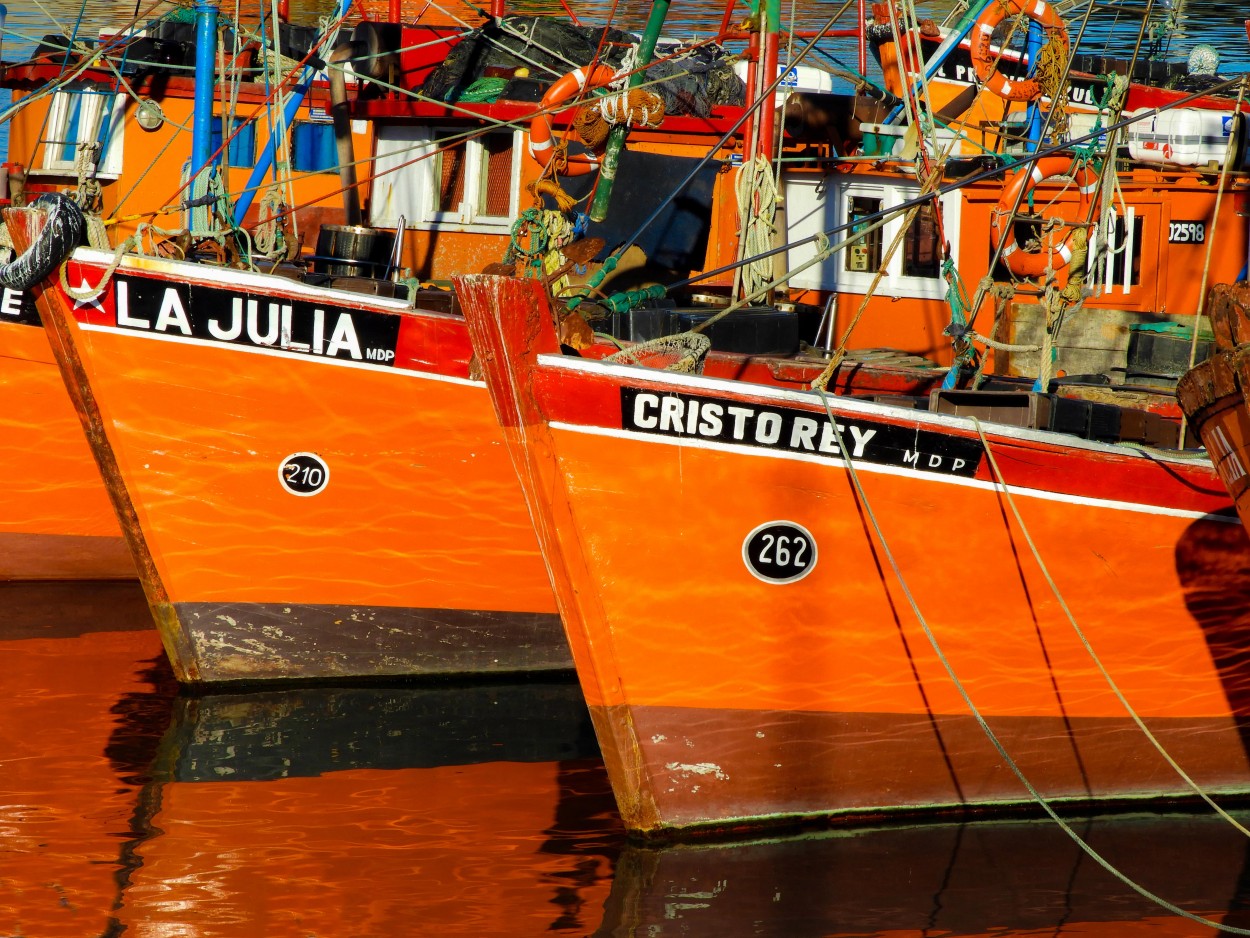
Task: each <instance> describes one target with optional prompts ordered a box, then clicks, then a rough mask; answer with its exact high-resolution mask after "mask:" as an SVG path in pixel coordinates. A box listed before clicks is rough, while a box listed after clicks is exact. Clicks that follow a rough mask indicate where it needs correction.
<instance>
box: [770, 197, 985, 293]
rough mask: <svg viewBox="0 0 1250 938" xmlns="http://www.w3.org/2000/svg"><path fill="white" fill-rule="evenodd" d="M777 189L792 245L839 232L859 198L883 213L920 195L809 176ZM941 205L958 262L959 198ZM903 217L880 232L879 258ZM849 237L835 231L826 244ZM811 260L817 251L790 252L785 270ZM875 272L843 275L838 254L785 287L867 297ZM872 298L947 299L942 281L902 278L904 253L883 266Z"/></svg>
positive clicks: (803, 248) (944, 199) (809, 248)
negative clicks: (872, 202) (873, 202)
mask: <svg viewBox="0 0 1250 938" xmlns="http://www.w3.org/2000/svg"><path fill="white" fill-rule="evenodd" d="M782 185H783V186H784V187H785V194H786V218H787V225H788V236H787V240H788V241H789V242H791V243H793V242H794V241H797V240H800V239H802V238H806V237H809V236H811V235H813V234H816V233H817V232H820V231H830V230H832V229H834V228H840V227H841V226H842V225H845V224H846V223H847V220H848V217H847V216H848V208H849V206H850V202H851V199H852V198H854V197H856V196H859V197H862V198H869V199H880V200H881V205H882V207H883V208H885V209H889V208H891V207H893V206H897V205H901V204H902V203H904V202H906V201H908V200H909V199H914V198H916V197H917V196H918V195H920V187H919V186H916V185H912V186H908V185H905V184H903V185H900V184H899V183H897V182H894V181H893V180H886V179H863V178H850V179H848V178H846V177H842V176H815V175H813V174H810V173H787V174H784V175H783V178H782ZM939 200H940V202H941V205H942V229H943V232H944V233H945V236H946V239H947V240H948V241H949V242H950V248H951V255H952V256H953V257H958V256H959V218H960V210H961V206H962V202H961V201H960V197H959V193H958V192H951V193H947V194H946V195H944V196H940V197H939ZM904 215H905V213H904V214H900V215H898V216H896V217H895V218H892V219H890V220H889V221H887V222H886V223H885V225H883V226H882V227H881V228H880V229H879V231H880V233H881V249H882V254H883V255H884V253H885V252H886V251H887V250H888V249H889V245H890V244H891V243H892V242H893V241H894V238H895V237H897V236H898V234H899V231H900V230H901V229H902V227H903V219H904ZM849 234H850V232H849V231H839V232H838V233H837V234H834V235H831V236H830V238H829V240H830V242H832V243H837V242H838V241H841V240H843V239H844V238H846V237H847V236H848V235H849ZM815 255H816V245H815V244H814V243H810V242H809V243H807V244H803V245H800V246H799V247H794V248H791V249H790V251H789V266H790V269H794V268H795V267H798V266H799V265H800V264H804V263H806V262H807V261H809V260H811V259H812V258H813V257H814V256H815ZM876 274H877V272H876V271H875V270H870V271H856V270H847V269H846V254H845V252H843V251H839V252H837V253H836V254H834V255H833V256H832V257H829V258H826V259H825V260H824V261H823V262H821V263H820V264H816V265H814V266H812V267H810V268H808V269H807V270H805V271H803V272H802V273H800V274H798V275H797V276H795V277H794V278H793V279H792V280H791V281H790V285H791V286H794V287H799V288H801V289H807V290H836V291H837V292H839V293H850V294H858V295H863V294H865V293H867V292H868V290H869V289H870V287H871V286H872V282H873V280H874V279H875V278H876ZM877 292H878V293H879V294H880V295H882V296H898V297H909V298H915V299H942V298H944V297H945V296H946V281H945V280H943V279H942V278H941V276H937V277H915V276H911V277H904V276H903V251H902V249H901V248H900V249H899V250H897V251H895V252H894V256H893V257H892V258H890V262H889V264H888V265H887V266H886V276H885V277H884V278H882V280H881V283H880V285H879V286H878V287H877Z"/></svg>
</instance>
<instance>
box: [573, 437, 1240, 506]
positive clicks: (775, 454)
mask: <svg viewBox="0 0 1250 938" xmlns="http://www.w3.org/2000/svg"><path fill="white" fill-rule="evenodd" d="M551 429H552V430H557V431H563V432H567V433H580V434H583V435H585V436H601V437H612V438H615V439H621V440H633V441H634V442H640V443H651V444H655V445H658V446H680V447H683V448H685V449H706V450H713V451H718V452H726V453H735V454H738V455H742V456H754V457H757V458H760V459H781V460H788V461H790V462H806V463H813V464H815V465H820V466H828V467H830V468H845V467H846V460H845V459H841V458H839V457H836V456H817V455H815V454H814V453H813V454H808V453H796V452H793V451H790V450H776V449H766V448H764V447H759V446H749V445H742V444H738V443H720V442H716V441H713V440H704V439H699V438H697V437H673V436H661V435H659V434H652V433H637V432H635V431H633V430H617V429H615V428H613V427H588V426H585V425H583V424H575V423H564V422H562V421H555V420H553V421H551ZM855 471H856V472H859V473H868V474H874V475H887V476H906V477H908V478H911V479H915V480H916V481H917V482H927V483H930V484H935V485H959V486H963V487H965V488H974V489H980V490H982V491H986V492H994V491H1002V489H1003V488H1004V486H1001V485H997V484H995V483H993V482H986V481H983V480H981V479H966V478H960V477H959V476H952V475H945V474H941V473H931V472H925V471H924V470H922V469H921V470H916V469H903V468H900V467H898V466H884V465H880V464H877V463H871V462H865V461H864V460H862V459H857V460H855ZM1005 488H1006V489H1007V491H1009V492H1010V493H1011V494H1012V495H1013V496H1016V495H1018V496H1020V497H1021V498H1035V499H1038V500H1040V501H1049V502H1062V503H1065V504H1069V505H1081V506H1084V507H1090V508H1106V509H1108V510H1110V511H1131V512H1135V513H1137V514H1143V515H1161V516H1164V517H1169V518H1187V519H1191V520H1192V519H1198V518H1206V519H1208V520H1211V521H1221V522H1228V523H1230V524H1240V523H1241V521H1240V519H1238V518H1236V517H1225V516H1223V515H1212V514H1210V513H1208V512H1204V511H1191V510H1187V509H1181V508H1164V507H1163V506H1161V505H1143V504H1140V503H1138V502H1122V501H1116V500H1114V499H1108V498H1090V497H1088V496H1085V495H1068V494H1065V493H1062V492H1047V491H1045V490H1043V489H1030V488H1022V487H1020V486H1015V485H1008V486H1005Z"/></svg>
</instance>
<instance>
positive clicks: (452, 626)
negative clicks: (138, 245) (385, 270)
mask: <svg viewBox="0 0 1250 938" xmlns="http://www.w3.org/2000/svg"><path fill="white" fill-rule="evenodd" d="M111 259H112V258H111V257H110V255H107V254H104V253H102V252H90V251H87V250H85V249H80V250H79V251H78V252H77V253H76V254H75V258H74V260H73V261H72V262H71V264H70V266H69V282H70V283H88V284H92V285H103V286H104V287H105V289H104V292H103V293H101V294H100V295H99V296H98V297H97V298H96V299H94V300H91V301H82V300H80V301H78V302H74V301H72V300H70V299H69V298H68V297H66V296H65V295H64V294H62V293H61V292H60V289H59V287H58V288H51V287H49V288H46V289H43V290H42V291H40V288H36V290H35V292H36V293H37V294H38V293H40V292H42V299H41V304H42V305H41V312H42V314H43V317H44V322H45V325H46V326H47V328H48V330H49V334H50V335H51V336H52V339H53V343H54V348H56V349H57V351H58V354H59V358H60V362H61V366H62V369H63V370H64V372H65V374H66V380H67V384H68V386H69V388H70V393H71V396H73V397H74V400H75V403H76V405H77V406H78V408H79V409H80V413H81V414H82V415H83V417H84V425H85V426H86V428H87V431H88V435H89V437H90V438H91V439H92V442H93V446H94V450H95V454H96V458H97V459H98V460H99V461H100V462H101V464H102V467H103V469H104V475H105V479H106V481H107V483H108V487H109V494H110V495H111V497H112V498H113V501H114V505H115V507H116V509H117V511H118V514H119V516H120V517H121V518H122V521H123V530H124V531H125V533H126V536H127V538H128V540H129V543H130V547H131V549H132V551H133V552H134V554H135V556H136V558H137V559H138V566H139V568H140V572H141V576H142V579H143V582H144V587H145V589H146V590H147V593H148V598H149V602H150V603H151V605H152V608H153V614H154V616H155V618H156V621H157V625H158V628H160V629H161V632H162V636H163V637H164V640H165V644H166V648H167V650H168V651H169V654H170V658H171V661H173V663H174V669H175V672H176V673H177V675H178V677H179V679H180V680H183V681H187V682H220V681H232V680H255V679H265V678H312V677H318V678H325V677H343V676H377V675H401V674H464V673H488V672H507V671H519V670H531V669H532V670H543V669H548V670H549V669H565V668H568V667H569V666H570V659H569V656H568V648H567V644H566V642H565V639H564V636H563V633H562V631H561V628H560V622H559V619H558V617H557V615H556V613H555V607H554V600H553V598H552V594H551V587H550V585H549V582H548V579H547V576H546V572H545V570H544V568H543V564H542V558H541V556H540V554H539V552H538V548H537V544H536V542H535V540H534V535H533V532H532V529H531V527H530V522H529V517H528V515H527V514H526V511H525V506H524V502H523V500H522V499H521V497H520V490H519V487H518V486H517V482H516V479H515V476H514V474H513V472H512V469H511V466H510V463H509V460H508V454H507V452H506V451H505V449H504V446H503V442H502V438H501V437H500V434H499V430H498V427H497V425H496V424H495V422H494V417H493V413H492V411H491V409H490V403H489V400H488V398H487V395H486V391H485V388H484V387H483V386H482V384H481V382H480V381H478V380H475V379H473V378H471V377H470V374H469V358H470V350H469V346H468V336H467V334H466V332H465V329H464V325H463V321H462V320H461V319H459V318H458V317H455V316H452V315H451V314H450V313H449V312H448V313H443V314H438V313H434V312H428V313H426V314H423V315H422V316H419V317H418V316H411V315H404V313H405V311H406V309H407V303H406V301H403V300H394V299H388V298H380V297H371V296H365V295H362V294H359V293H349V292H346V291H335V290H328V289H325V288H321V287H318V288H314V287H311V286H308V285H301V284H296V283H293V282H292V281H290V280H285V279H283V278H280V277H270V276H264V275H259V274H247V273H244V272H241V271H233V272H232V276H231V284H230V285H229V286H228V287H225V286H223V284H222V282H221V279H220V276H219V272H218V271H217V270H215V269H214V268H211V267H207V266H205V265H198V264H192V263H187V262H179V261H170V260H164V259H154V258H133V257H126V258H123V259H122V262H121V265H120V266H119V267H118V268H117V269H116V271H115V272H114V273H112V274H111V275H106V271H107V270H108V268H109V266H110V261H111ZM425 299H426V304H427V305H429V304H430V303H432V302H433V301H435V300H439V299H441V300H442V301H443V302H444V303H448V304H450V302H451V300H452V297H451V295H450V294H447V293H443V294H441V295H436V296H430V297H427V298H425Z"/></svg>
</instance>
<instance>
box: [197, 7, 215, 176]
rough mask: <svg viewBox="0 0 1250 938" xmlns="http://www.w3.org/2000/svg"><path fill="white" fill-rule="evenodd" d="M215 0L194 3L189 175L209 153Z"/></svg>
mask: <svg viewBox="0 0 1250 938" xmlns="http://www.w3.org/2000/svg"><path fill="white" fill-rule="evenodd" d="M216 60H217V0H200V2H199V3H197V4H196V6H195V117H194V119H193V121H192V124H191V170H192V172H191V178H192V179H194V178H195V177H196V176H198V175H199V174H200V173H201V172H203V170H204V168H205V167H206V166H207V165H208V158H209V156H210V155H211V154H212V152H213V92H214V91H215V90H216V88H217V82H216V80H215V78H214V76H215V73H216V71H217V68H216V65H217V62H216Z"/></svg>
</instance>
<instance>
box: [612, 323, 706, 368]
mask: <svg viewBox="0 0 1250 938" xmlns="http://www.w3.org/2000/svg"><path fill="white" fill-rule="evenodd" d="M711 347H712V340H711V339H709V338H708V337H707V336H705V335H703V334H702V333H699V332H679V333H677V334H676V335H666V336H660V337H659V338H658V339H648V340H647V341H646V342H640V343H638V344H637V345H633V346H630V347H629V348H626V349H621V351H619V352H613V353H612V354H611V355H609V356H607V357H606V358H604V359H603V360H604V361H606V362H612V363H614V364H618V365H646V366H647V367H649V368H656V367H659V365H658V362H647V361H643V359H647V358H651V359H658V360H660V361H662V360H664V359H665V358H672V361H671V362H670V363H669V364H667V365H665V366H664V370H665V371H676V372H680V373H682V374H694V375H699V374H703V362H704V360H705V359H706V358H707V353H708V349H710V348H711Z"/></svg>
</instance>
